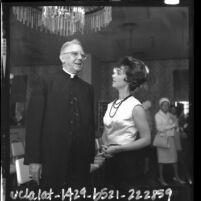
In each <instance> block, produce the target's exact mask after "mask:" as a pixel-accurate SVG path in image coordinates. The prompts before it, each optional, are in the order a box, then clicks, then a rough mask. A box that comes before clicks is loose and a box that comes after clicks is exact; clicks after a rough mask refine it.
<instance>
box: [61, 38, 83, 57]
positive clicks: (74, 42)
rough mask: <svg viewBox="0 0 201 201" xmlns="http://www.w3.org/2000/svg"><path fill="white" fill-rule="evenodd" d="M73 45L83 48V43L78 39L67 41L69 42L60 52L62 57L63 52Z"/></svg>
mask: <svg viewBox="0 0 201 201" xmlns="http://www.w3.org/2000/svg"><path fill="white" fill-rule="evenodd" d="M73 44H76V45H80V46H82V44H81V42H80V41H79V40H78V39H73V40H71V41H67V42H65V43H64V44H63V45H62V47H61V50H60V55H61V54H62V52H63V51H64V50H65V49H66V48H67V47H69V46H70V45H73Z"/></svg>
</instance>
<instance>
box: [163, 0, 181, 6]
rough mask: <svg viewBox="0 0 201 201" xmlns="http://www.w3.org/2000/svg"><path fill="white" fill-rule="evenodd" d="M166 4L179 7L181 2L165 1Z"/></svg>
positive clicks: (175, 0) (174, 0)
mask: <svg viewBox="0 0 201 201" xmlns="http://www.w3.org/2000/svg"><path fill="white" fill-rule="evenodd" d="M164 3H165V4H169V5H177V4H179V3H180V1H179V0H165V1H164Z"/></svg>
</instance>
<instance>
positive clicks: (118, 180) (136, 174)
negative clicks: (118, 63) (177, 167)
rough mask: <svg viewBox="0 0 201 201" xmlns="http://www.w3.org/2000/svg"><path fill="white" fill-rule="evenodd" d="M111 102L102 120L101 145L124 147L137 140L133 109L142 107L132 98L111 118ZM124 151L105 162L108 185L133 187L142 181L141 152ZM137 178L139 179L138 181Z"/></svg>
mask: <svg viewBox="0 0 201 201" xmlns="http://www.w3.org/2000/svg"><path fill="white" fill-rule="evenodd" d="M112 104H113V102H111V103H109V104H108V107H107V110H106V113H105V115H104V118H103V123H104V133H103V136H102V139H103V143H104V144H106V145H125V144H128V143H131V142H133V141H135V140H136V139H137V138H138V130H137V128H136V126H135V122H134V117H133V109H134V108H135V106H137V105H142V104H141V103H140V101H138V100H137V99H136V98H134V97H133V96H131V97H129V98H128V99H126V100H125V101H123V102H122V104H121V105H120V107H119V108H118V110H117V111H116V114H115V115H114V116H113V117H111V116H110V115H109V114H110V111H111V113H112V114H114V112H115V110H112V109H111V107H112ZM142 150H143V149H139V150H134V151H125V152H121V153H117V154H115V155H114V156H113V157H112V158H109V159H106V161H105V181H106V184H108V185H115V186H118V187H119V186H122V185H124V186H125V185H126V184H127V185H130V184H132V185H134V184H135V182H137V180H142V177H141V176H142V174H143V173H142V170H143V163H144V160H141V159H142V157H141V151H142ZM138 178H139V179H138Z"/></svg>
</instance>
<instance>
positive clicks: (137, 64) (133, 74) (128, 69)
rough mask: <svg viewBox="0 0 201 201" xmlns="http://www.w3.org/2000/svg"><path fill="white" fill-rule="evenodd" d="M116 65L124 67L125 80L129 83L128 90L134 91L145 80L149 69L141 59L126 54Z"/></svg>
mask: <svg viewBox="0 0 201 201" xmlns="http://www.w3.org/2000/svg"><path fill="white" fill-rule="evenodd" d="M118 66H119V67H122V66H123V67H124V68H125V74H126V76H127V79H126V81H127V82H128V83H129V89H130V91H134V90H135V89H136V88H138V87H139V86H140V85H142V84H143V83H144V82H146V81H147V78H148V74H149V69H148V67H147V66H146V65H145V64H144V62H143V61H141V60H139V59H136V58H133V57H131V56H126V57H124V58H123V59H122V60H121V61H120V62H119V65H118Z"/></svg>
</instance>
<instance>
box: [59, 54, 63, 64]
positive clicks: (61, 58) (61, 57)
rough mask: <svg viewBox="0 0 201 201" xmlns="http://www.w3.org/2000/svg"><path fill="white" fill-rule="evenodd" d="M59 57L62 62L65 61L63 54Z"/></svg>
mask: <svg viewBox="0 0 201 201" xmlns="http://www.w3.org/2000/svg"><path fill="white" fill-rule="evenodd" d="M59 59H60V61H61V63H64V59H63V56H62V55H60V56H59Z"/></svg>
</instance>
